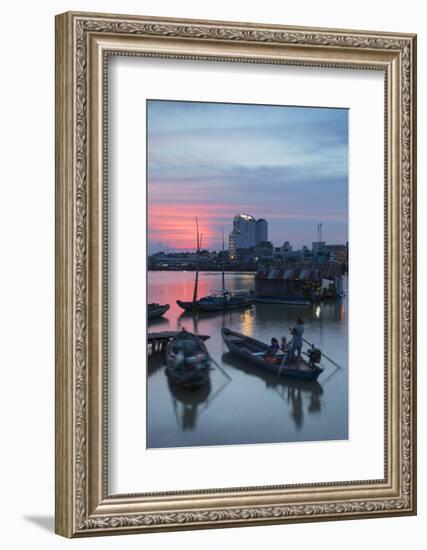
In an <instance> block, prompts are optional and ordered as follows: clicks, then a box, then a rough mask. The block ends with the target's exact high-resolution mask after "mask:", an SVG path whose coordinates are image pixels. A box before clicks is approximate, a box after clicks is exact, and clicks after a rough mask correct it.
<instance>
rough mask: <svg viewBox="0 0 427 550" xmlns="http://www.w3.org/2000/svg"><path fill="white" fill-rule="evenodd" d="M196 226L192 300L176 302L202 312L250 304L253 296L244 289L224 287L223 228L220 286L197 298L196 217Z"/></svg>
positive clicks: (199, 239)
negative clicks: (195, 261) (236, 289)
mask: <svg viewBox="0 0 427 550" xmlns="http://www.w3.org/2000/svg"><path fill="white" fill-rule="evenodd" d="M196 228H197V269H196V275H195V278H194V292H193V301H191V302H190V301H188V302H184V301H182V300H177V301H176V303H177V304H178V306H179V307H180V308H181V309H183V310H184V311H194V312H196V311H203V312H215V311H227V310H230V309H238V308H247V307H251V306H252V302H253V297H252V296H251V295H250V294H249V293H248V292H244V291H231V290H227V289H226V288H225V275H224V230H222V257H223V264H222V288H221V290H213V291H211V294H210V295H209V296H204V297H203V298H200V299H197V291H198V281H199V254H200V241H201V237H199V229H198V221H197V218H196Z"/></svg>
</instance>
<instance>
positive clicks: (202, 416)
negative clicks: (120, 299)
mask: <svg viewBox="0 0 427 550" xmlns="http://www.w3.org/2000/svg"><path fill="white" fill-rule="evenodd" d="M193 280H194V273H192V272H183V271H178V272H170V271H161V272H159V271H157V272H149V276H148V301H149V302H158V303H161V304H164V303H168V304H170V309H169V311H167V312H166V314H165V316H164V317H163V318H161V319H155V320H152V321H149V324H148V331H149V332H160V331H163V330H180V329H181V328H182V327H185V328H186V329H187V330H189V331H192V332H197V333H199V334H206V335H209V336H210V338H209V340H207V342H206V345H207V347H208V349H209V352H210V354H211V356H212V358H213V359H214V361H215V362H217V364H218V366H215V365H214V370H213V371H212V372H211V381H210V385H208V386H206V387H205V388H202V389H200V390H198V391H196V392H188V391H185V390H183V389H181V388H177V387H176V386H173V385H172V384H169V381H168V379H167V377H166V375H165V372H164V357H163V355H162V354H154V355H153V356H150V357H149V360H148V383H147V404H148V407H147V413H148V414H147V418H148V421H147V429H148V434H147V441H148V446H149V447H151V448H153V447H182V446H195V445H197V446H200V445H224V444H239V443H240V444H242V443H272V442H290V441H318V440H336V439H347V437H348V426H347V419H348V387H347V384H348V376H347V375H348V371H347V349H348V345H347V331H348V309H347V299H346V298H345V299H344V300H343V301H342V302H341V301H338V302H330V303H322V304H320V305H317V306H310V307H295V306H283V305H272V304H255V305H254V306H253V307H252V309H246V310H232V311H227V312H219V313H200V314H197V315H195V316H193V315H192V314H190V313H186V312H183V311H182V310H181V309H180V308H179V306H178V305H177V304H176V300H177V299H180V300H191V299H192V294H193ZM226 286H227V288H229V289H231V290H241V289H246V290H249V289H251V288H253V286H254V284H253V275H252V274H244V273H226ZM220 287H221V274H220V273H212V274H211V273H209V274H208V273H201V274H200V277H199V296H200V297H201V296H204V295H206V294H209V293H210V292H211V291H212V290H214V289H218V288H220ZM296 317H302V318H303V319H304V323H305V334H304V336H305V338H306V339H307V340H309V341H310V342H313V343H315V345H316V346H318V347H319V348H320V349H321V350H322V351H324V353H326V354H327V355H328V356H329V357H330V358H331V359H333V360H334V361H335V362H336V363H338V364H339V365H341V366H342V368H341V369H336V368H335V367H334V366H332V365H331V364H330V363H329V362H328V361H327V360H325V359H322V366H324V367H325V370H324V372H323V373H322V374H321V375H320V377H319V379H318V381H317V382H314V383H312V382H311V383H310V382H299V381H290V380H287V379H286V378H284V377H281V378H279V379H278V378H277V376H276V375H274V374H271V373H267V372H264V371H261V370H260V369H258V368H257V367H255V366H253V365H250V364H247V363H246V362H245V361H243V360H241V359H239V358H236V357H234V356H233V355H232V354H230V353H229V352H228V350H227V348H226V346H225V344H224V343H223V341H222V338H221V334H220V330H221V328H222V327H228V328H231V329H232V330H235V331H237V332H241V333H244V334H246V335H248V336H252V337H254V338H257V339H258V340H262V341H265V342H269V341H270V339H271V337H272V336H276V337H277V338H280V337H281V336H287V337H289V327H291V326H293V325H294V323H295V319H296ZM221 369H223V371H225V372H226V373H227V374H228V376H229V377H231V381H230V380H229V379H228V378H227V376H226V375H225V374H224V372H223V371H222V370H221Z"/></svg>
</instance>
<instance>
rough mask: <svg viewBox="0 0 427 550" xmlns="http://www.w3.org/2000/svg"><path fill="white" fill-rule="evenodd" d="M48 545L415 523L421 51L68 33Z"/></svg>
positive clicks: (78, 21) (170, 34)
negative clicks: (312, 524)
mask: <svg viewBox="0 0 427 550" xmlns="http://www.w3.org/2000/svg"><path fill="white" fill-rule="evenodd" d="M56 68H57V73H56V102H57V103H56V120H57V126H56V159H57V164H56V234H57V241H56V258H57V259H56V318H57V322H56V350H57V353H56V531H57V533H59V534H61V535H63V536H67V537H78V536H90V535H105V534H119V533H131V532H132V533H134V532H148V531H162V530H177V529H197V528H214V527H227V526H239V525H245V526H248V525H261V524H272V523H287V522H301V521H320V520H332V519H351V518H361V517H363V518H368V517H381V516H397V515H408V514H415V513H416V463H415V458H416V430H415V427H416V424H415V420H416V419H415V410H416V407H415V395H416V393H415V383H416V371H415V359H416V358H415V343H416V341H415V337H416V333H415V315H416V311H415V303H416V302H415V291H416V271H415V269H416V265H415V255H414V254H415V246H416V240H415V239H416V235H415V206H416V195H415V170H416V165H415V160H416V159H415V118H416V117H415V114H416V103H415V101H416V94H415V88H416V37H415V36H414V35H410V34H401V33H377V32H367V31H348V30H331V29H307V28H302V27H301V28H299V27H281V26H269V25H256V24H248V23H235V22H233V23H230V22H216V21H193V20H176V19H163V18H149V17H136V16H121V15H120V16H119V15H106V14H88V13H65V14H62V15H59V16H57V19H56Z"/></svg>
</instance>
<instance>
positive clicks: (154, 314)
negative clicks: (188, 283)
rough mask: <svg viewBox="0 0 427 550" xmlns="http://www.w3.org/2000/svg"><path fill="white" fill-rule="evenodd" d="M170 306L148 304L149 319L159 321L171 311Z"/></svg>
mask: <svg viewBox="0 0 427 550" xmlns="http://www.w3.org/2000/svg"><path fill="white" fill-rule="evenodd" d="M169 307H170V306H169V304H164V305H160V304H154V303H153V304H148V305H147V318H148V319H157V318H158V317H161V316H162V315H163V314H164V313H166V312H167V310H168V309H169Z"/></svg>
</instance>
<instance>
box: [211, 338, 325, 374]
mask: <svg viewBox="0 0 427 550" xmlns="http://www.w3.org/2000/svg"><path fill="white" fill-rule="evenodd" d="M221 336H222V339H223V340H224V343H225V345H226V346H227V348H228V349H229V351H230V352H231V353H233V354H234V355H237V356H238V357H241V358H242V359H244V360H246V361H248V362H249V363H252V364H253V365H256V366H258V367H259V368H261V369H264V370H266V371H269V372H273V373H275V374H276V375H277V376H286V377H289V378H295V379H299V380H317V378H318V376H319V375H320V374H321V373H322V372H323V368H322V367H320V366H319V365H318V363H320V360H321V357H322V354H321V352H320V350H319V349H317V348H315V347H314V346H311V347H310V348H308V350H307V351H306V352H305V355H306V356H307V357H308V359H304V358H303V357H301V358H300V359H299V360H298V359H297V358H294V357H293V354H292V353H290V351H283V350H281V349H279V350H277V351H274V353H272V351H271V346H270V345H268V344H265V343H264V342H261V341H259V340H255V338H251V337H250V336H245V335H244V334H240V333H239V332H234V331H232V330H230V329H229V328H222V329H221Z"/></svg>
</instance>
